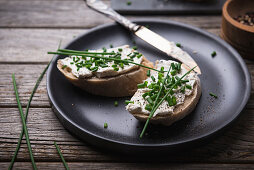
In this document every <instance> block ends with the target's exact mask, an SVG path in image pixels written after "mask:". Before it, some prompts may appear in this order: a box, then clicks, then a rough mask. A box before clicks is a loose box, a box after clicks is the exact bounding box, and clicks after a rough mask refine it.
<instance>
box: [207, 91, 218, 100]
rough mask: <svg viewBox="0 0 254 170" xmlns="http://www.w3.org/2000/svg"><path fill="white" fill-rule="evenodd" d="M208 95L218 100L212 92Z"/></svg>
mask: <svg viewBox="0 0 254 170" xmlns="http://www.w3.org/2000/svg"><path fill="white" fill-rule="evenodd" d="M209 95H210V96H212V97H215V98H216V99H217V98H218V96H217V95H216V94H214V93H212V92H210V93H209Z"/></svg>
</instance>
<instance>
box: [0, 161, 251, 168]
mask: <svg viewBox="0 0 254 170" xmlns="http://www.w3.org/2000/svg"><path fill="white" fill-rule="evenodd" d="M67 164H68V166H69V168H70V169H90V170H98V169H111V170H118V169H122V170H129V169H132V170H137V169H139V170H156V169H161V170H163V169H170V170H177V169H189V170H199V169H200V170H203V169H224V170H227V169H228V170H238V169H243V170H244V169H252V168H253V164H169V163H163V164H162V163H100V162H99V163H98V162H68V163H67ZM8 165H9V162H0V166H1V167H2V168H3V169H7V168H8ZM36 165H37V168H38V169H42V170H43V169H45V170H48V169H64V167H63V165H62V163H61V162H37V163H36ZM31 168H32V166H31V163H30V162H16V163H15V165H14V169H31Z"/></svg>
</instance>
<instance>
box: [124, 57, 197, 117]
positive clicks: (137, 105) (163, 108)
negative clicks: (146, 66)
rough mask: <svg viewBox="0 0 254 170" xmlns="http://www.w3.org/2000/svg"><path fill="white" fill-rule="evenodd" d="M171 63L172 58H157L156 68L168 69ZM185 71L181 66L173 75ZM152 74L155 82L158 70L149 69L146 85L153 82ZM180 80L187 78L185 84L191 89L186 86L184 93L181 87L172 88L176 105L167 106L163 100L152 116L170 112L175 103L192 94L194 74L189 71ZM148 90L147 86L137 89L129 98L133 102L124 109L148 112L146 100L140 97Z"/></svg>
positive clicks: (181, 74) (179, 75) (178, 74)
mask: <svg viewBox="0 0 254 170" xmlns="http://www.w3.org/2000/svg"><path fill="white" fill-rule="evenodd" d="M171 63H177V62H175V61H172V60H167V61H166V60H159V61H157V69H158V70H160V69H161V67H164V70H165V71H168V69H169V68H170V65H171ZM186 72H188V70H187V69H186V68H184V67H183V66H182V68H181V70H180V71H179V72H178V73H177V74H176V75H175V76H178V77H182V76H183V75H184V74H185V73H186ZM166 75H167V72H164V77H166ZM152 76H153V77H154V78H155V82H157V81H158V72H157V71H153V70H151V76H150V77H149V78H147V79H146V80H145V81H147V82H148V84H147V86H149V85H150V84H151V83H152V82H153V80H152V78H151V77H152ZM182 80H189V82H187V83H186V84H187V85H190V86H191V89H187V88H186V89H185V92H184V93H182V92H181V90H180V88H181V87H178V88H177V89H174V90H173V91H174V94H173V96H175V97H176V105H175V106H169V104H168V102H167V101H166V100H165V101H163V102H162V104H161V105H160V106H159V107H158V109H157V110H156V112H155V113H154V115H153V116H156V115H163V114H172V113H173V111H174V108H175V107H176V106H177V105H180V104H182V103H184V100H185V97H186V96H189V95H191V94H192V92H193V86H194V85H195V83H196V81H197V77H196V74H195V73H190V74H188V75H187V76H185V77H184V78H183V79H182ZM150 90H151V89H149V88H141V89H138V90H137V92H136V93H135V94H134V96H133V97H132V98H131V101H133V102H134V103H129V104H128V105H127V106H126V109H127V110H128V111H130V112H132V113H133V112H135V113H143V114H150V111H148V110H146V109H145V106H146V105H147V104H148V101H147V100H145V99H144V98H143V97H142V95H143V94H144V93H145V92H148V91H150Z"/></svg>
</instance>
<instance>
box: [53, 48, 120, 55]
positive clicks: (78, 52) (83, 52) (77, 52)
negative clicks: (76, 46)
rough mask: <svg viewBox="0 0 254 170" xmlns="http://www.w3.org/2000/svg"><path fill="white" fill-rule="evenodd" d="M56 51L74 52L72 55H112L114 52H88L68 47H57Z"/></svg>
mask: <svg viewBox="0 0 254 170" xmlns="http://www.w3.org/2000/svg"><path fill="white" fill-rule="evenodd" d="M105 49H106V48H105ZM57 51H59V52H67V53H75V54H73V55H77V54H101V55H114V54H116V53H115V52H110V53H107V52H88V51H76V50H69V49H58V50H57Z"/></svg>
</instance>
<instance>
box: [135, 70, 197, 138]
mask: <svg viewBox="0 0 254 170" xmlns="http://www.w3.org/2000/svg"><path fill="white" fill-rule="evenodd" d="M196 67H197V66H195V67H193V68H192V69H190V70H189V71H188V72H186V73H185V74H184V75H183V76H182V77H180V78H179V79H178V80H177V81H176V82H175V84H173V85H172V86H171V87H170V89H169V90H168V92H167V93H166V95H165V96H164V97H163V98H162V99H161V100H160V101H159V103H158V104H157V102H155V103H154V107H153V109H152V111H151V113H150V115H149V117H148V118H147V120H146V123H145V126H144V128H143V130H142V132H141V134H140V136H139V137H140V138H142V137H143V135H144V133H145V131H146V128H147V126H148V123H149V121H150V119H151V118H152V116H153V115H154V113H155V111H156V110H157V109H158V107H159V106H160V105H161V103H162V102H163V101H164V100H165V99H166V97H167V96H168V95H169V94H170V91H171V90H173V88H174V87H175V86H176V85H177V84H179V83H180V81H181V80H182V79H183V78H184V77H185V76H186V75H188V74H190V72H191V71H193V70H194V69H195V68H196ZM164 83H165V82H164ZM162 87H163V86H162ZM162 87H161V89H162ZM159 95H160V92H159V93H158V95H157V98H159ZM157 98H156V99H157Z"/></svg>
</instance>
